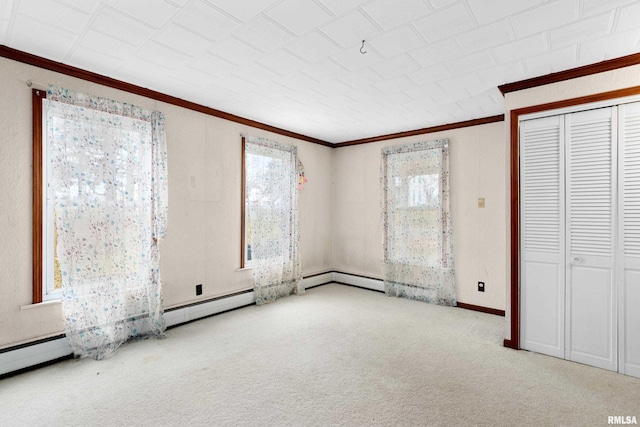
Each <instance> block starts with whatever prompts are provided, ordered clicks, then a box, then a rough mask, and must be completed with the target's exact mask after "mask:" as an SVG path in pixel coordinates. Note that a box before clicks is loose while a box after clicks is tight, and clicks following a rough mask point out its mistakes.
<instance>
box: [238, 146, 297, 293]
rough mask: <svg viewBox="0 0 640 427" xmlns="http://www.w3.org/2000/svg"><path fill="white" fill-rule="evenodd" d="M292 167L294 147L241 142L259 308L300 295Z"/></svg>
mask: <svg viewBox="0 0 640 427" xmlns="http://www.w3.org/2000/svg"><path fill="white" fill-rule="evenodd" d="M297 165H298V156H297V148H296V147H295V146H291V145H284V144H279V143H277V142H274V141H269V140H267V139H263V138H255V137H246V138H245V169H246V192H247V219H248V224H249V226H248V238H249V239H250V242H251V257H252V260H251V266H252V268H253V279H254V292H255V295H256V304H258V305H260V304H265V303H269V302H272V301H275V300H276V299H277V298H281V297H284V296H288V295H291V294H298V295H301V294H304V286H303V284H302V273H301V269H300V236H299V230H298V182H299V173H298V170H297Z"/></svg>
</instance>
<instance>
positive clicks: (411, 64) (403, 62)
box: [371, 55, 419, 79]
mask: <svg viewBox="0 0 640 427" xmlns="http://www.w3.org/2000/svg"><path fill="white" fill-rule="evenodd" d="M371 68H372V69H373V71H375V72H376V73H378V74H380V75H381V76H382V77H384V78H385V79H392V78H394V77H399V76H401V75H403V74H409V73H412V72H414V71H416V70H417V69H418V68H419V67H418V65H417V64H416V63H415V61H413V60H412V59H411V58H410V57H409V56H408V55H400V56H396V57H395V58H391V59H387V60H386V61H383V62H379V63H377V64H374V65H372V66H371Z"/></svg>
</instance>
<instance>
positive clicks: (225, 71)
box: [185, 54, 238, 77]
mask: <svg viewBox="0 0 640 427" xmlns="http://www.w3.org/2000/svg"><path fill="white" fill-rule="evenodd" d="M185 66H188V67H192V68H195V69H196V70H200V71H202V72H204V73H207V74H211V75H213V76H216V77H224V76H228V75H229V74H232V73H237V72H238V67H237V66H236V65H232V64H231V63H229V62H227V61H225V60H223V59H222V58H220V57H218V56H215V55H210V54H205V55H201V56H198V57H196V58H193V59H191V60H189V61H187V63H186V64H185Z"/></svg>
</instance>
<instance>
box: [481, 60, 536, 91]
mask: <svg viewBox="0 0 640 427" xmlns="http://www.w3.org/2000/svg"><path fill="white" fill-rule="evenodd" d="M476 74H477V75H478V77H480V79H481V80H482V81H483V82H484V83H485V84H488V85H489V86H492V87H497V86H500V85H501V84H503V83H505V82H511V81H517V80H523V79H525V78H527V77H531V75H527V74H525V71H524V69H523V67H522V62H521V61H519V60H517V61H513V62H509V63H506V64H500V65H496V66H495V67H490V68H485V69H484V70H478V71H476ZM542 74H548V73H542Z"/></svg>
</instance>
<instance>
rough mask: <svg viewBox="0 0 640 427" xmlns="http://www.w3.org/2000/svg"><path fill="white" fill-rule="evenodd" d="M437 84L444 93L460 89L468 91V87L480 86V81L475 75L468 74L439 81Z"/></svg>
mask: <svg viewBox="0 0 640 427" xmlns="http://www.w3.org/2000/svg"><path fill="white" fill-rule="evenodd" d="M438 84H439V85H440V86H441V87H442V88H443V89H444V90H445V91H446V92H454V91H456V90H460V89H466V90H469V88H470V87H473V86H479V85H481V84H482V81H481V80H480V77H478V76H477V75H476V74H475V73H469V74H465V75H461V76H456V77H453V78H449V79H446V80H441V81H439V82H438Z"/></svg>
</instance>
